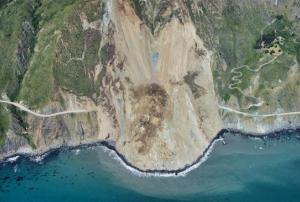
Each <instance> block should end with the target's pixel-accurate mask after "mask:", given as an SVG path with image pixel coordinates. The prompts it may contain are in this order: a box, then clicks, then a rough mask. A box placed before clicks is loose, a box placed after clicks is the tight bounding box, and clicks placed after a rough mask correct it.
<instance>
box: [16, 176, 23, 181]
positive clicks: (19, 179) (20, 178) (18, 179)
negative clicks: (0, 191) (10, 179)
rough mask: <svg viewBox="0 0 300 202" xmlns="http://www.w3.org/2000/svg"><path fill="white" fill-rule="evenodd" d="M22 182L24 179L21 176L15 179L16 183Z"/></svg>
mask: <svg viewBox="0 0 300 202" xmlns="http://www.w3.org/2000/svg"><path fill="white" fill-rule="evenodd" d="M22 180H24V177H23V176H18V177H17V178H16V181H17V182H20V181H22Z"/></svg>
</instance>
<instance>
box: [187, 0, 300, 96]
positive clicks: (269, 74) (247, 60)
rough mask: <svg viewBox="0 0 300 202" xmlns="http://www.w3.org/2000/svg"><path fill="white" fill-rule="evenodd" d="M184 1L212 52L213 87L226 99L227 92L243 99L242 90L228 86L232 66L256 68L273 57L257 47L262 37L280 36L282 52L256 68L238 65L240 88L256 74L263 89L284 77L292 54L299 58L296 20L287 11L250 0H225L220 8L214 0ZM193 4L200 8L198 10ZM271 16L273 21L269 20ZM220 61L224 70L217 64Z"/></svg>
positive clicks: (246, 86)
mask: <svg viewBox="0 0 300 202" xmlns="http://www.w3.org/2000/svg"><path fill="white" fill-rule="evenodd" d="M186 5H187V8H188V10H189V14H190V16H191V18H192V20H193V22H194V24H195V25H196V28H197V34H198V35H199V36H200V37H201V38H202V39H204V42H205V44H206V46H207V47H208V48H211V49H213V50H214V51H215V53H216V54H215V59H216V60H217V62H216V63H215V66H214V70H213V77H214V81H215V84H216V90H217V92H218V93H219V96H220V97H221V98H222V99H223V100H225V101H228V100H229V98H230V97H231V96H235V97H237V98H238V100H239V101H241V100H242V99H245V95H244V94H241V93H240V92H239V91H237V90H236V89H233V90H231V89H229V88H228V87H229V85H230V84H231V83H232V77H233V76H237V73H233V72H232V69H233V68H236V67H239V66H241V65H248V66H249V68H251V69H257V68H258V67H259V66H260V65H262V64H264V63H266V62H268V61H270V60H272V58H274V56H270V54H266V53H265V52H264V51H263V50H260V48H261V47H260V45H261V42H262V41H263V40H264V41H265V42H266V43H273V39H276V38H277V40H279V37H281V38H282V39H283V40H282V41H281V42H282V43H281V44H279V43H278V42H277V45H278V46H279V47H280V48H281V49H282V52H283V54H282V55H281V56H279V57H278V59H277V60H276V61H274V62H273V63H271V64H268V65H266V66H264V67H263V68H262V69H261V70H260V71H259V72H253V71H249V70H248V69H247V68H241V69H240V70H239V72H241V73H242V75H243V76H242V77H241V81H242V83H241V84H238V87H239V88H240V89H241V90H245V89H247V88H249V86H251V85H253V84H252V83H251V79H252V78H254V76H257V75H259V83H260V84H262V83H263V84H264V85H259V86H260V92H263V89H261V88H270V87H271V86H274V85H276V83H277V84H278V81H279V80H282V81H283V80H285V78H286V77H287V72H288V71H289V69H290V67H291V66H292V65H293V64H294V58H295V56H296V58H297V60H298V62H299V59H300V51H299V50H300V47H299V45H300V43H297V42H298V41H297V39H299V36H298V34H299V21H297V20H291V18H288V17H287V15H288V14H289V12H284V11H283V10H281V11H279V10H278V11H277V10H276V8H275V7H274V8H272V7H270V6H269V7H265V6H263V5H258V4H253V3H251V1H245V2H244V3H243V4H241V3H240V1H236V0H228V1H225V4H224V7H223V8H222V9H219V8H218V7H215V5H214V1H199V2H195V1H186ZM194 8H199V9H201V12H198V10H199V9H194ZM214 9H215V10H214ZM218 9H219V10H218ZM287 10H288V9H287ZM278 12H281V13H278ZM274 19H276V21H275V22H274V23H271V21H272V20H274ZM268 24H270V26H268ZM261 34H263V35H261ZM271 46H272V45H271ZM224 62H225V63H226V65H227V66H226V70H223V69H222V68H221V65H223V64H224ZM249 96H251V95H249ZM247 99H249V98H247Z"/></svg>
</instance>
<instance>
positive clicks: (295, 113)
mask: <svg viewBox="0 0 300 202" xmlns="http://www.w3.org/2000/svg"><path fill="white" fill-rule="evenodd" d="M218 107H219V109H222V110H225V111H228V112H231V113H236V114H240V115H242V116H247V117H262V118H266V117H274V116H292V115H300V111H298V112H283V113H271V114H251V113H246V112H241V111H239V110H236V109H233V108H230V107H225V106H222V105H218Z"/></svg>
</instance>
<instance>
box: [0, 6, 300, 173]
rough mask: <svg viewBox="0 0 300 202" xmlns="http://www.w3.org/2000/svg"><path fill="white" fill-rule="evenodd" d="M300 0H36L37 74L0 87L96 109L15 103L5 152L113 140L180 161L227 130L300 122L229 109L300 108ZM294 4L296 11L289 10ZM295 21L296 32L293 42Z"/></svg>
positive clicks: (172, 164)
mask: <svg viewBox="0 0 300 202" xmlns="http://www.w3.org/2000/svg"><path fill="white" fill-rule="evenodd" d="M28 2H29V1H28ZM28 2H27V3H28ZM32 2H35V1H30V2H29V4H30V5H31V3H32ZM276 2H277V1H276ZM293 2H294V1H286V2H281V1H280V3H279V5H274V3H275V2H273V1H265V2H260V1H251V0H233V1H229V0H228V1H227V0H224V1H223V0H222V1H207V0H199V1H197V0H196V1H194V0H193V1H192V0H185V1H181V0H172V1H168V0H161V1H160V0H151V1H142V0H132V1H130V0H116V1H114V0H107V1H100V0H95V1H92V0H91V1H87V0H74V2H72V3H66V4H64V3H57V4H58V7H59V8H61V9H57V8H56V9H53V8H52V7H51V6H54V7H55V6H57V5H56V4H51V5H48V4H47V2H44V3H43V2H42V3H41V4H37V5H35V6H31V7H33V8H34V9H33V10H34V11H33V14H32V15H33V16H35V15H36V17H35V18H34V19H31V20H27V21H25V22H23V23H21V25H22V27H21V28H20V30H21V33H22V35H21V36H20V38H21V40H20V41H18V42H17V45H18V46H17V47H18V51H16V53H17V57H16V58H17V61H19V63H20V64H19V71H21V73H22V74H23V73H25V76H24V78H23V77H22V78H21V77H20V78H18V79H20V80H21V81H22V82H20V83H21V84H20V86H21V87H20V89H17V90H15V89H14V90H11V89H4V90H2V87H1V86H0V87H1V88H0V92H1V93H3V94H8V95H9V94H10V93H11V91H13V93H11V94H14V95H16V96H13V97H12V96H9V98H10V99H11V100H12V101H16V102H22V103H24V104H25V105H27V106H30V107H29V108H31V109H33V110H35V111H39V112H40V113H44V114H50V113H54V112H60V111H70V110H76V109H86V110H91V111H93V112H89V113H82V114H68V115H62V116H57V117H51V118H41V117H37V116H35V115H31V114H26V113H21V112H20V111H18V110H17V109H10V108H9V107H6V108H5V110H6V111H7V112H8V114H9V117H10V120H12V121H11V122H12V123H11V124H10V127H9V130H8V131H7V134H6V139H5V143H4V145H2V146H0V157H4V156H8V155H11V154H13V153H16V152H21V151H27V152H28V151H29V152H33V153H39V152H43V151H47V150H48V149H49V148H52V147H59V146H62V145H78V144H83V143H90V142H94V141H101V140H108V141H114V142H115V146H116V149H117V150H118V151H119V152H120V153H121V154H122V155H124V156H125V158H126V159H127V160H128V162H130V163H131V164H133V165H135V166H136V167H138V168H140V169H143V170H163V169H168V170H175V169H179V168H183V167H184V166H186V165H189V164H191V163H192V162H194V161H195V160H196V159H197V158H198V157H199V156H200V155H201V154H203V152H204V151H205V149H206V148H207V147H208V145H209V144H210V142H211V141H212V139H213V138H214V137H215V136H216V135H217V133H218V132H219V131H220V130H221V129H222V128H228V127H230V128H238V129H241V130H245V131H247V132H253V133H257V132H266V131H271V130H273V129H274V128H276V127H277V128H280V127H285V126H291V125H292V126H294V125H296V123H297V122H299V116H293V117H277V116H274V117H268V118H263V117H246V116H244V115H241V114H236V113H231V112H228V111H226V110H220V109H219V105H224V106H228V107H232V108H234V109H237V110H239V111H242V112H245V113H249V114H254V113H259V114H266V113H274V112H279V111H300V109H298V106H299V103H300V100H299V99H298V100H297V99H296V100H294V102H291V101H290V100H289V98H291V97H294V96H295V97H300V95H299V92H300V90H299V83H300V82H299V78H300V77H299V58H300V56H299V54H298V52H297V50H300V46H298V45H297V44H298V43H299V44H300V40H299V36H298V35H296V34H295V33H299V32H297V30H298V31H299V27H300V26H298V25H299V24H297V23H298V21H295V22H294V21H292V20H291V19H294V18H295V12H296V11H297V8H298V7H297V6H295V4H293ZM294 3H295V2H294ZM60 4H62V5H60ZM285 4H286V8H287V9H289V8H292V7H293V9H294V10H296V11H294V10H293V13H291V14H284V15H283V14H282V16H281V15H280V14H281V13H284V11H285ZM12 5H13V4H12ZM50 7H51V9H49V10H47V9H48V8H50ZM267 8H271V9H273V11H274V12H275V13H276V14H274V15H273V14H272V15H270V14H269V13H268V12H266V10H267ZM0 9H1V8H0ZM7 9H8V8H7ZM54 11H55V12H54ZM254 12H255V15H256V18H253V19H252V18H251V17H249V16H252V14H253V15H254ZM40 13H42V14H43V15H40ZM248 15H249V16H248ZM48 16H51V17H48ZM39 18H41V19H39ZM36 20H38V21H39V22H38V23H37V22H36ZM283 20H285V21H284V22H282V21H283ZM61 21H63V22H64V23H63V24H61V23H60V22H61ZM254 21H255V22H254ZM30 23H31V24H34V25H35V26H33V25H31V24H30ZM276 23H278V24H276ZM284 23H288V25H287V26H284V25H283V24H284ZM289 23H291V24H289ZM293 23H294V24H293ZM37 24H38V25H37ZM253 24H254V25H255V26H254V25H253ZM273 25H274V26H275V28H273V27H272V26H273ZM275 29H276V32H275V31H274V30H275ZM280 29H282V30H281V31H280ZM286 30H289V31H291V33H290V36H289V37H290V38H291V39H290V40H289V39H286V41H287V40H289V41H288V42H284V40H282V37H283V36H287V35H289V34H288V33H287V32H286ZM278 33H279V34H278ZM28 34H29V35H28ZM276 34H277V35H276ZM32 35H35V37H36V39H35V40H33V38H32V37H33V36H32ZM281 35H282V36H281ZM0 36H1V35H0ZM297 37H298V38H297ZM264 39H268V40H267V41H264ZM271 39H272V40H271ZM33 42H34V43H36V44H32V43H33ZM266 42H268V44H267V46H268V51H269V49H270V50H271V49H272V50H273V49H276V50H280V51H281V52H278V53H276V54H275V55H272V54H271V53H266V50H265V49H264V46H265V43H266ZM286 44H288V45H289V46H292V48H291V47H286V46H287V45H286ZM291 44H292V45H291ZM33 47H34V50H33ZM31 55H32V56H31ZM0 62H2V61H1V60H0ZM240 66H241V67H240ZM265 66H268V68H265ZM282 66H284V67H287V69H288V70H286V69H285V68H282ZM268 69H271V70H268ZM270 72H272V73H270ZM270 75H272V76H270ZM278 81H280V82H278ZM279 83H280V84H279ZM0 84H1V83H0ZM270 97H271V98H272V97H273V98H277V97H278V99H274V100H273V99H270ZM0 110H1V108H0ZM0 113H1V111H0ZM0 123H1V120H0ZM275 126H276V127H275ZM0 129H1V130H2V128H1V124H0ZM1 130H0V131H1ZM0 142H1V141H0Z"/></svg>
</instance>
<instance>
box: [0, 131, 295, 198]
mask: <svg viewBox="0 0 300 202" xmlns="http://www.w3.org/2000/svg"><path fill="white" fill-rule="evenodd" d="M224 139H225V142H226V144H223V143H222V142H218V143H217V144H216V146H215V148H214V150H213V152H212V153H211V154H210V155H209V158H208V160H207V161H205V162H204V163H203V164H202V165H201V166H200V167H198V168H196V169H195V170H193V171H191V172H190V173H188V174H187V175H186V176H184V177H170V178H164V177H160V178H159V177H141V176H137V175H136V174H133V173H131V172H130V171H128V170H127V169H125V168H124V166H122V165H121V164H120V162H119V161H118V160H116V159H115V158H114V155H113V154H112V152H109V151H108V150H107V149H103V147H93V148H88V149H82V150H80V151H79V150H73V151H60V152H55V153H52V154H50V155H49V156H47V157H46V158H45V159H44V160H43V161H42V162H39V163H36V162H33V161H30V160H28V159H25V158H19V159H18V160H17V161H16V162H14V163H5V164H1V165H0V202H11V201H13V202H22V201H38V202H48V201H49V202H50V201H51V202H53V201H58V202H62V201H64V202H66V201H67V202H68V201H70V202H71V201H72V202H76V201H130V202H135V201H141V202H144V201H204V202H205V201H209V202H219V201H225V202H230V201H232V202H235V201H241V202H247V201H254V202H259V201H264V202H269V201H270V202H277V201H282V202H299V201H300V134H299V133H296V132H290V134H289V135H287V134H285V135H282V136H280V137H279V138H265V139H259V138H248V137H245V136H241V135H238V134H235V135H233V134H226V135H225V138H224Z"/></svg>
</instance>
